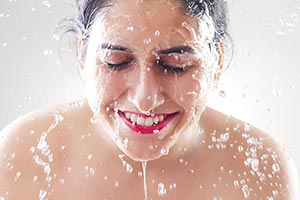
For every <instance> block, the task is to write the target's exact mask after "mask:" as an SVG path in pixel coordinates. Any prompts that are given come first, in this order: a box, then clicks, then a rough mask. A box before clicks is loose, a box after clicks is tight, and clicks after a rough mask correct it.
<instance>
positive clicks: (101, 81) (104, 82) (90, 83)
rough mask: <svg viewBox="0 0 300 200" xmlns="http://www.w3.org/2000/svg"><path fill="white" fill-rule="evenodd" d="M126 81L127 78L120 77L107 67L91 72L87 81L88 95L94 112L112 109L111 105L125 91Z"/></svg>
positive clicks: (97, 68) (96, 68)
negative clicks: (107, 108)
mask: <svg viewBox="0 0 300 200" xmlns="http://www.w3.org/2000/svg"><path fill="white" fill-rule="evenodd" d="M125 79H126V76H124V75H123V76H120V75H118V74H117V72H114V71H111V70H108V69H106V68H105V66H101V67H95V68H94V69H93V70H90V72H89V73H88V76H87V79H86V95H87V97H88V101H89V102H90V105H91V108H92V109H93V111H94V112H95V111H96V110H97V109H99V108H101V109H103V108H104V109H106V107H107V106H109V107H111V105H110V104H113V103H114V100H116V99H117V97H118V96H120V94H121V93H122V91H123V90H124V87H125V85H126V84H123V83H126V80H125Z"/></svg>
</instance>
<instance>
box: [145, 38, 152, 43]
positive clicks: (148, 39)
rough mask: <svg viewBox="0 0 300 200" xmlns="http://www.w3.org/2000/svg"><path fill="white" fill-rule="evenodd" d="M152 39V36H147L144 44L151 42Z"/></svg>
mask: <svg viewBox="0 0 300 200" xmlns="http://www.w3.org/2000/svg"><path fill="white" fill-rule="evenodd" d="M151 41H152V40H151V38H145V39H144V44H150V42H151Z"/></svg>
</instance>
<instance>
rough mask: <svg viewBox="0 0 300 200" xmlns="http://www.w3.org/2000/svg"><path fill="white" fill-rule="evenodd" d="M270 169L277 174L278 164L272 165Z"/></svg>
mask: <svg viewBox="0 0 300 200" xmlns="http://www.w3.org/2000/svg"><path fill="white" fill-rule="evenodd" d="M272 169H273V171H274V172H279V171H280V166H279V164H278V163H274V164H273V165H272Z"/></svg>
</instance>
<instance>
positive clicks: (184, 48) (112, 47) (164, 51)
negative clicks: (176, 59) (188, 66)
mask: <svg viewBox="0 0 300 200" xmlns="http://www.w3.org/2000/svg"><path fill="white" fill-rule="evenodd" d="M99 49H109V50H117V51H125V52H128V53H132V49H130V48H128V47H124V46H121V45H112V44H109V43H103V44H101V45H100V48H99ZM185 52H187V53H191V54H196V51H195V49H194V48H192V47H190V46H176V47H172V48H168V49H162V50H159V51H157V52H156V53H157V54H170V53H185Z"/></svg>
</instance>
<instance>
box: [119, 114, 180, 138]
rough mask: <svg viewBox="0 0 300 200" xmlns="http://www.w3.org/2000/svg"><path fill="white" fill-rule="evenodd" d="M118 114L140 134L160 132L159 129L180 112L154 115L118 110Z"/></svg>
mask: <svg viewBox="0 0 300 200" xmlns="http://www.w3.org/2000/svg"><path fill="white" fill-rule="evenodd" d="M118 114H119V116H120V117H121V118H122V119H123V121H124V122H125V124H126V125H127V126H128V127H129V128H130V129H131V130H133V131H134V132H137V133H140V134H158V133H159V131H160V130H162V129H163V128H164V127H166V126H167V124H168V123H169V122H170V121H171V120H172V119H173V118H174V117H175V116H176V115H177V114H178V112H175V113H172V114H155V115H153V116H152V115H151V116H147V115H144V114H136V113H133V112H127V111H124V112H122V111H118Z"/></svg>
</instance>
